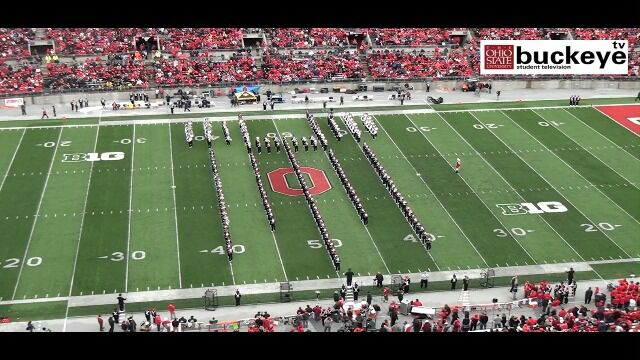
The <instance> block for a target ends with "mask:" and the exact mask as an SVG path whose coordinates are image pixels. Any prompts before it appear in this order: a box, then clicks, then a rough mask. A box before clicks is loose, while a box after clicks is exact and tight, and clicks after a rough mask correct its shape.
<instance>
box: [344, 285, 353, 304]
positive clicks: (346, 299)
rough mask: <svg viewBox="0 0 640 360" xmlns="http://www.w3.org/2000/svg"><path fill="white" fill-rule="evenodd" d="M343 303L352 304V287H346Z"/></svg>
mask: <svg viewBox="0 0 640 360" xmlns="http://www.w3.org/2000/svg"><path fill="white" fill-rule="evenodd" d="M344 301H345V302H353V286H347V297H346V298H345V299H344Z"/></svg>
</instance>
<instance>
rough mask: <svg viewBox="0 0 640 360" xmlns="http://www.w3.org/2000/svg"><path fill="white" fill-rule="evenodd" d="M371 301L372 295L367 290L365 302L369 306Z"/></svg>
mask: <svg viewBox="0 0 640 360" xmlns="http://www.w3.org/2000/svg"><path fill="white" fill-rule="evenodd" d="M372 301H373V296H372V295H371V291H367V304H369V306H371V302H372Z"/></svg>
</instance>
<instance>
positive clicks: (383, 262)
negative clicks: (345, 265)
mask: <svg viewBox="0 0 640 360" xmlns="http://www.w3.org/2000/svg"><path fill="white" fill-rule="evenodd" d="M318 126H319V125H318ZM311 130H312V131H313V129H311ZM322 152H323V153H324V155H325V157H326V158H327V160H328V162H329V166H331V168H332V169H333V165H331V159H330V158H329V154H327V152H326V151H324V150H323V151H322ZM337 158H338V157H337V156H336V159H337ZM338 162H339V160H338ZM343 170H344V169H343ZM333 171H334V172H335V171H336V170H335V169H333ZM336 176H338V174H337V173H336ZM338 179H339V176H338ZM340 187H341V188H342V190H343V191H344V193H345V194H346V195H347V198H349V193H348V192H347V189H345V188H344V186H343V185H342V184H340ZM348 201H349V204H351V206H352V207H353V209H354V210H356V211H357V209H356V207H355V205H353V202H352V201H351V199H348ZM358 220H359V222H360V225H362V227H363V228H364V230H365V231H366V232H367V234H368V235H369V239H371V243H373V247H374V248H376V251H377V252H378V256H380V260H382V264H383V265H384V268H385V269H387V274H389V275H391V271H390V270H389V267H388V266H387V263H386V262H385V261H384V258H383V257H382V254H381V253H380V250H378V245H376V241H375V240H373V237H372V236H371V233H370V232H369V229H368V228H367V227H366V226H365V225H364V224H363V223H362V220H360V219H358Z"/></svg>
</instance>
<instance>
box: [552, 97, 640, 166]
mask: <svg viewBox="0 0 640 360" xmlns="http://www.w3.org/2000/svg"><path fill="white" fill-rule="evenodd" d="M563 110H564V111H565V112H566V113H567V114H569V115H571V116H573V117H574V118H575V119H576V120H578V121H579V122H581V123H582V124H583V125H585V126H586V127H588V128H589V129H591V131H593V132H595V133H596V134H598V135H600V136H601V137H602V138H604V139H606V140H607V141H608V142H610V143H611V144H613V145H614V146H615V147H616V148H617V149H620V150H622V151H624V152H626V153H627V154H629V156H631V157H632V158H633V160H638V158H636V157H635V156H633V155H632V154H631V153H630V152H628V151H627V150H626V149H625V148H623V147H622V146H620V145H618V144H616V143H614V142H613V141H612V140H611V139H609V138H608V137H606V136H604V134H602V133H600V132H599V131H598V130H596V129H594V128H593V127H592V126H591V125H589V123H588V122H586V121H583V120H581V119H580V118H578V117H577V116H575V115H573V114H572V113H571V111H569V110H567V109H563ZM583 147H584V146H583Z"/></svg>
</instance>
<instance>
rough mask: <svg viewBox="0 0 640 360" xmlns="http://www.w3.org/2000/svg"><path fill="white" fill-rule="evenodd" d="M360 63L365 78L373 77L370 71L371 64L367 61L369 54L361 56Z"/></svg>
mask: <svg viewBox="0 0 640 360" xmlns="http://www.w3.org/2000/svg"><path fill="white" fill-rule="evenodd" d="M360 63H361V64H362V73H363V74H364V77H365V78H367V79H368V78H370V77H371V70H369V62H368V61H367V54H360Z"/></svg>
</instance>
